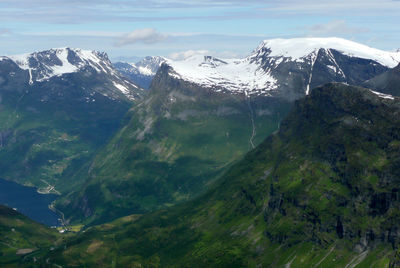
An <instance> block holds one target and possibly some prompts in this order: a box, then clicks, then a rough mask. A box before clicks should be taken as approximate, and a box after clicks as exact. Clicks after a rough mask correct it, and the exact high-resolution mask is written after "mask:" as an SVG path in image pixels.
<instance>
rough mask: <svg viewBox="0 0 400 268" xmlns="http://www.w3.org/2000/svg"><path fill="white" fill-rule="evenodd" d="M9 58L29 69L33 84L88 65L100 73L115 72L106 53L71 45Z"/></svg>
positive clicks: (22, 67) (21, 66)
mask: <svg viewBox="0 0 400 268" xmlns="http://www.w3.org/2000/svg"><path fill="white" fill-rule="evenodd" d="M8 58H9V59H11V60H12V61H14V62H15V63H16V64H17V65H18V66H19V67H20V68H21V69H24V70H29V73H30V76H31V80H30V83H31V84H32V83H34V82H40V81H44V80H47V79H50V78H51V77H54V76H60V75H63V74H66V73H73V72H77V71H79V70H82V69H83V68H86V67H91V68H92V69H94V70H95V71H96V72H99V73H100V72H105V73H110V74H111V73H112V72H113V70H112V66H111V62H110V60H109V59H108V56H107V54H106V53H104V52H98V51H89V50H83V49H76V48H69V47H65V48H56V49H49V50H45V51H40V52H33V53H27V54H20V55H12V56H8Z"/></svg>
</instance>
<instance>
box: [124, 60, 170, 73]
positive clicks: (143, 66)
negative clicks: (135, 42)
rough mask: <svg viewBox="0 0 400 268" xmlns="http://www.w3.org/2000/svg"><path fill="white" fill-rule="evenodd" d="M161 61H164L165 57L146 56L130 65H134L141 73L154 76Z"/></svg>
mask: <svg viewBox="0 0 400 268" xmlns="http://www.w3.org/2000/svg"><path fill="white" fill-rule="evenodd" d="M163 62H165V58H163V57H160V56H147V57H145V58H144V59H142V60H141V61H138V62H136V63H135V64H132V65H134V66H135V67H136V68H137V69H138V71H139V72H140V73H141V74H143V75H152V76H154V75H155V74H156V73H157V71H158V68H160V66H161V64H162V63H163Z"/></svg>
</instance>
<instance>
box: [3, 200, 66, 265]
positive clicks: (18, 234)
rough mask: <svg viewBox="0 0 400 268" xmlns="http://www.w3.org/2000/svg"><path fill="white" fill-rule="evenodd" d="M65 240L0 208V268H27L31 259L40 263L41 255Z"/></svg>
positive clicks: (52, 231) (26, 219)
mask: <svg viewBox="0 0 400 268" xmlns="http://www.w3.org/2000/svg"><path fill="white" fill-rule="evenodd" d="M65 237H66V236H65V235H63V236H62V235H60V234H59V233H58V231H57V230H55V229H49V228H48V227H46V226H44V225H41V224H38V223H35V222H33V221H32V220H30V219H28V218H27V217H25V216H23V215H21V214H20V213H18V212H16V211H14V210H13V209H11V208H7V207H5V206H1V205H0V266H1V267H23V266H27V267H30V266H31V265H32V264H34V263H35V261H34V259H36V260H37V262H42V261H43V256H44V254H45V253H48V252H49V251H50V250H51V248H54V247H57V246H59V245H60V244H62V243H63V239H65Z"/></svg>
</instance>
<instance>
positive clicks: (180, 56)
mask: <svg viewBox="0 0 400 268" xmlns="http://www.w3.org/2000/svg"><path fill="white" fill-rule="evenodd" d="M195 55H202V56H214V57H216V58H221V59H232V58H240V57H243V55H239V54H237V53H235V52H233V51H210V50H185V51H179V52H174V53H171V54H169V55H168V58H170V59H172V60H185V59H187V58H190V57H192V56H195Z"/></svg>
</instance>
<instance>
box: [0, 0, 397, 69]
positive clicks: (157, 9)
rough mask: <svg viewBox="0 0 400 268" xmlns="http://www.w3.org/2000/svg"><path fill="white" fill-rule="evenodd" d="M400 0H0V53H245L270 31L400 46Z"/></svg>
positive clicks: (131, 57)
mask: <svg viewBox="0 0 400 268" xmlns="http://www.w3.org/2000/svg"><path fill="white" fill-rule="evenodd" d="M399 25H400V0H345V1H342V0H336V1H332V0H329V1H326V0H303V1H299V0H275V1H272V0H202V1H201V0H130V1H128V0H114V1H112V0H0V55H13V54H20V53H27V52H33V51H41V50H46V49H50V48H56V47H74V48H83V49H89V50H98V51H105V52H107V53H108V55H109V57H110V58H111V59H112V60H113V61H117V60H127V61H135V60H136V59H137V57H144V56H148V55H154V56H155V55H159V56H165V57H170V58H173V59H181V58H185V57H187V56H190V55H192V54H195V53H200V54H209V55H213V56H217V57H225V58H228V57H229V58H230V57H242V56H246V55H247V54H249V53H250V52H251V51H252V50H253V49H255V48H256V47H257V46H258V44H259V43H260V42H261V41H262V40H265V39H272V38H296V37H332V36H334V37H342V38H346V39H349V40H353V41H356V42H360V43H363V44H366V45H369V46H371V47H375V48H379V49H383V50H397V49H399V48H400V27H399Z"/></svg>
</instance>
